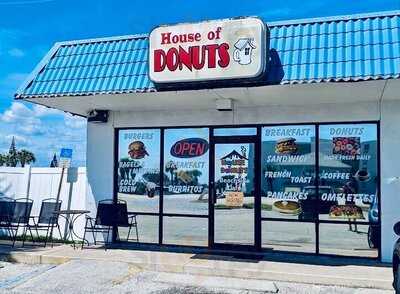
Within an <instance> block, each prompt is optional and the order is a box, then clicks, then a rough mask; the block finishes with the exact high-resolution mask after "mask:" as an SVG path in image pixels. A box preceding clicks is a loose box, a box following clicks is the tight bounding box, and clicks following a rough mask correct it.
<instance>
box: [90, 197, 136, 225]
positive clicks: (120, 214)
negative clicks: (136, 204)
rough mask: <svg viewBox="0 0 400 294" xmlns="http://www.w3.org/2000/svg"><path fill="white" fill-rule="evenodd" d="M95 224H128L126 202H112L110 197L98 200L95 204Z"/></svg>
mask: <svg viewBox="0 0 400 294" xmlns="http://www.w3.org/2000/svg"><path fill="white" fill-rule="evenodd" d="M96 225H101V226H124V225H128V209H127V206H126V202H123V201H118V202H117V203H114V202H113V200H112V199H106V200H101V201H99V204H98V206H97V214H96Z"/></svg>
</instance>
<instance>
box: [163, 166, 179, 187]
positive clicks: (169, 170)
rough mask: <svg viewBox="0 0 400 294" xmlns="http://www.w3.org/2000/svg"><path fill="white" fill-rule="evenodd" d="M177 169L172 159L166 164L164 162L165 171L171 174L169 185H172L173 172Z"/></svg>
mask: <svg viewBox="0 0 400 294" xmlns="http://www.w3.org/2000/svg"><path fill="white" fill-rule="evenodd" d="M176 170H177V168H176V164H175V162H173V161H172V160H171V161H168V162H167V164H166V166H165V171H166V172H167V173H170V174H171V182H170V183H171V185H173V184H174V172H175V171H176Z"/></svg>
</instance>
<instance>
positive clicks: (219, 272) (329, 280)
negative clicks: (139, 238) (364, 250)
mask: <svg viewBox="0 0 400 294" xmlns="http://www.w3.org/2000/svg"><path fill="white" fill-rule="evenodd" d="M0 260H1V261H7V262H15V263H25V264H52V265H61V264H63V263H66V262H68V261H72V260H110V259H105V258H85V257H84V258H82V257H65V256H54V255H45V254H31V253H23V252H18V253H0ZM113 261H115V262H123V263H127V264H130V265H133V266H135V267H138V268H139V269H141V270H150V271H157V272H167V273H178V274H179V273H180V274H191V275H202V276H214V277H215V276H219V277H229V278H241V279H257V280H268V281H279V282H287V283H304V284H314V285H324V286H341V287H350V288H370V289H381V290H393V287H392V281H391V280H385V279H379V277H376V279H371V278H351V277H350V278H349V277H343V276H329V275H321V274H307V273H287V272H279V271H272V270H271V271H268V270H254V269H245V268H241V269H232V268H224V267H219V268H215V267H210V266H203V265H191V264H189V263H190V261H189V262H188V263H185V264H171V263H168V264H164V263H151V262H134V261H124V260H113Z"/></svg>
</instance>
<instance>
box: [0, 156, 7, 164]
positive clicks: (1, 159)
mask: <svg viewBox="0 0 400 294" xmlns="http://www.w3.org/2000/svg"><path fill="white" fill-rule="evenodd" d="M6 160H7V158H6V156H5V155H3V154H0V166H3V165H5V164H6Z"/></svg>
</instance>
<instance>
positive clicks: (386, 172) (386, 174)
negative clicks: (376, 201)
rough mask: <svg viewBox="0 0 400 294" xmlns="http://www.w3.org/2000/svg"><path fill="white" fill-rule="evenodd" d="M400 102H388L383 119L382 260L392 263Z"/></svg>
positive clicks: (398, 209) (399, 197)
mask: <svg viewBox="0 0 400 294" xmlns="http://www.w3.org/2000/svg"><path fill="white" fill-rule="evenodd" d="M399 126H400V101H384V102H383V103H382V118H381V195H382V197H381V199H382V201H381V211H382V260H383V261H388V262H389V261H391V260H392V249H393V244H394V242H395V241H396V239H397V238H398V237H397V236H396V235H395V234H394V233H393V225H394V224H395V223H396V222H397V221H400V178H398V177H400V153H399V146H400V127H399Z"/></svg>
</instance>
